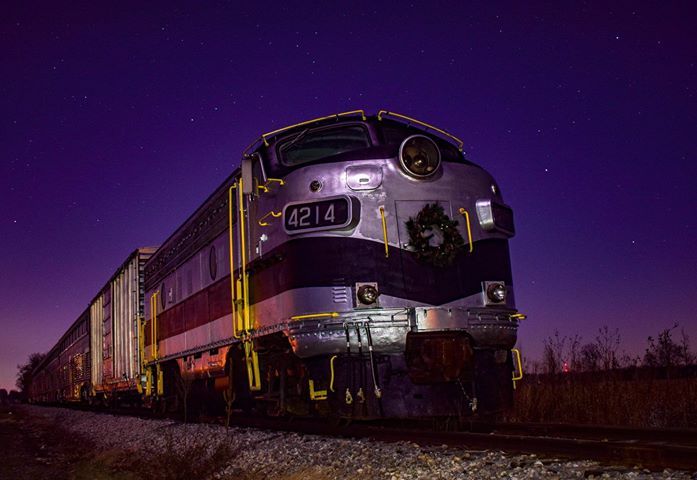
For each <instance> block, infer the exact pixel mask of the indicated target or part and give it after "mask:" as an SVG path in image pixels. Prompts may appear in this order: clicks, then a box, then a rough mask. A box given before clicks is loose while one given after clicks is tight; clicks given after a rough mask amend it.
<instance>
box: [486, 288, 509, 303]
mask: <svg viewBox="0 0 697 480" xmlns="http://www.w3.org/2000/svg"><path fill="white" fill-rule="evenodd" d="M486 296H487V297H489V300H491V302H493V303H501V302H504V301H505V300H506V286H505V285H504V284H503V283H490V284H489V285H487V287H486Z"/></svg>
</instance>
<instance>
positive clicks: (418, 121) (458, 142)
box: [378, 110, 465, 151]
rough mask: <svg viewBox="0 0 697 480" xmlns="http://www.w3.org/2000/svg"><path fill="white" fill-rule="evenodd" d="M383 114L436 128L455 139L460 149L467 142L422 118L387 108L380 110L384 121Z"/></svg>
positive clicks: (379, 116) (379, 117)
mask: <svg viewBox="0 0 697 480" xmlns="http://www.w3.org/2000/svg"><path fill="white" fill-rule="evenodd" d="M383 116H388V117H397V118H401V119H402V120H407V121H408V122H413V123H416V124H418V125H421V126H422V127H426V128H429V129H431V130H435V131H436V132H438V133H440V134H443V135H445V136H446V137H448V138H450V139H451V140H454V141H455V142H456V143H457V144H458V147H457V148H458V150H460V151H462V147H463V146H464V145H465V142H463V141H462V140H460V139H459V138H457V137H456V136H455V135H453V134H452V133H450V132H447V131H445V130H443V129H442V128H438V127H435V126H433V125H431V124H429V123H426V122H422V121H421V120H417V119H415V118H412V117H407V116H406V115H402V114H400V113H394V112H390V111H387V110H380V111H379V112H378V120H380V121H382V117H383Z"/></svg>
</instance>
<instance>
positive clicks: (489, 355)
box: [88, 110, 524, 419]
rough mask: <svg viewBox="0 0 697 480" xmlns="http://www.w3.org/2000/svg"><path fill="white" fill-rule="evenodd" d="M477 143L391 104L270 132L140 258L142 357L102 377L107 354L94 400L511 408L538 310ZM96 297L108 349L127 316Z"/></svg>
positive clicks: (270, 408) (365, 408)
mask: <svg viewBox="0 0 697 480" xmlns="http://www.w3.org/2000/svg"><path fill="white" fill-rule="evenodd" d="M462 145H463V143H462V141H461V140H459V139H458V138H457V137H455V136H453V135H452V134H450V133H448V132H447V131H445V130H442V129H440V128H437V127H434V126H432V125H430V124H427V123H424V122H421V121H419V120H416V119H414V118H411V117H407V116H404V115H401V114H397V113H393V112H388V111H385V110H381V111H379V112H378V113H377V114H376V115H366V113H365V112H364V111H362V110H356V111H351V112H344V113H339V114H336V115H331V116H327V117H321V118H317V119H313V120H309V121H306V122H302V123H299V124H296V125H292V126H289V127H285V128H281V129H278V130H275V131H272V132H269V133H265V134H263V135H261V136H260V137H259V138H258V139H256V140H255V141H254V142H253V143H252V144H251V145H250V146H249V147H248V148H247V149H246V150H245V151H244V153H243V155H242V160H241V164H240V167H239V168H238V169H237V170H235V171H234V172H233V173H232V175H230V177H228V178H227V179H226V180H225V181H224V182H223V183H222V184H221V185H220V186H219V187H218V188H217V189H216V190H215V191H214V192H213V194H212V195H211V196H210V197H209V198H208V199H207V200H206V201H205V202H204V203H203V204H202V205H201V206H200V207H199V208H198V209H197V210H196V211H195V212H194V213H193V214H192V215H191V216H190V217H189V218H188V219H187V220H186V221H185V222H184V223H183V224H182V225H181V226H180V227H179V228H177V229H176V230H175V231H174V232H173V233H172V235H171V236H170V237H169V238H168V239H166V240H165V241H164V243H163V244H162V245H161V246H160V247H159V248H158V249H157V250H156V251H154V253H153V252H152V251H149V250H148V251H147V252H145V253H146V254H147V258H144V257H140V256H138V258H144V260H143V262H142V263H141V264H140V272H141V274H140V275H137V276H138V280H137V281H139V282H140V284H139V288H138V289H137V291H138V294H139V296H140V298H139V299H138V302H139V303H138V308H128V309H127V313H128V315H130V317H129V320H128V321H126V322H125V323H126V324H127V326H126V327H120V330H118V331H119V332H120V335H121V336H123V339H122V340H120V343H119V344H120V345H122V347H121V348H122V351H123V352H126V354H127V355H131V356H130V357H128V362H126V363H123V362H122V369H124V368H126V367H128V371H127V372H126V371H125V372H123V377H124V381H123V382H121V384H118V385H116V386H115V387H114V388H112V389H111V390H109V389H108V388H103V387H102V388H100V387H99V385H103V384H104V379H103V378H99V379H98V378H97V377H98V374H97V373H96V372H95V370H99V369H100V368H102V369H103V368H104V366H103V365H100V362H96V361H95V360H94V358H93V360H92V362H91V365H92V366H93V370H92V386H91V388H90V391H89V393H88V396H91V397H94V396H95V395H101V396H102V397H107V396H109V395H111V396H112V397H113V396H114V395H119V396H121V397H124V396H127V395H131V396H133V393H134V392H135V393H136V394H137V395H136V396H137V397H139V398H142V399H143V400H144V401H145V402H147V403H148V404H150V405H152V406H156V407H158V408H161V409H177V408H181V406H182V405H181V404H182V401H187V402H190V401H192V399H194V400H193V401H194V402H196V403H197V404H198V405H199V406H200V405H203V406H204V407H206V406H207V407H213V406H216V405H221V404H222V403H223V401H225V402H226V404H227V407H228V408H229V409H232V408H242V409H245V410H248V409H256V410H257V411H261V412H264V413H265V414H267V415H332V416H340V417H351V418H363V419H369V418H379V417H388V418H409V417H424V416H429V417H439V416H448V417H450V416H460V417H462V416H468V415H471V414H473V413H477V412H479V413H481V412H484V413H492V412H497V411H500V410H501V409H503V408H505V407H507V406H508V405H510V403H511V401H512V390H513V387H514V379H516V378H519V377H520V375H522V372H521V371H520V358H519V355H518V353H517V350H515V349H513V347H514V345H515V342H516V335H517V328H518V324H519V322H520V320H522V319H523V318H524V315H522V314H521V313H519V312H518V310H517V309H516V307H515V302H514V292H513V286H512V275H511V267H510V258H509V251H508V240H509V238H511V237H512V236H513V235H514V233H515V229H514V224H513V214H512V211H511V209H510V208H509V207H508V206H507V205H506V204H505V203H504V201H503V198H502V195H501V192H500V190H499V187H498V185H497V183H496V182H495V181H494V179H493V178H492V177H491V175H490V174H488V173H487V172H486V171H485V170H484V169H483V168H481V167H480V166H478V165H476V164H474V163H472V162H471V161H469V160H468V159H467V158H466V157H465V156H464V154H463V152H462ZM127 263H128V262H127ZM112 308H113V307H112ZM122 309H123V308H122ZM92 310H93V313H92V315H93V318H92V321H91V324H90V325H91V332H90V333H89V334H90V335H91V336H92V337H93V340H92V341H91V345H92V348H93V351H92V355H93V356H94V355H95V354H97V355H101V356H104V355H105V351H107V352H108V351H110V349H113V347H111V346H109V345H107V343H106V342H105V341H104V338H105V334H104V332H105V326H106V325H107V324H108V323H109V322H111V323H113V322H114V321H113V320H108V319H107V315H106V314H105V313H104V312H105V311H106V309H105V307H103V308H102V313H101V316H100V317H99V318H96V319H95V318H94V311H96V309H95V308H93V309H92ZM110 328H111V329H113V325H112V326H111V327H110ZM100 342H101V343H100ZM112 343H113V342H112ZM100 345H101V346H102V348H101V349H100V348H99V346H100ZM104 345H106V347H104ZM123 345H128V346H129V348H126V349H125V350H124V347H123ZM95 348H96V350H94V349H95ZM129 362H130V363H129ZM101 363H104V362H101ZM111 368H112V372H114V373H116V371H115V370H114V367H113V366H112V367H111ZM116 374H117V375H120V374H121V372H118V373H116ZM112 383H113V382H112ZM110 392H111V393H110Z"/></svg>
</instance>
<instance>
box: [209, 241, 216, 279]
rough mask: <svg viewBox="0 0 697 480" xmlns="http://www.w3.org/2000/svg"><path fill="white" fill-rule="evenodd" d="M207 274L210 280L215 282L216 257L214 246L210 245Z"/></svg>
mask: <svg viewBox="0 0 697 480" xmlns="http://www.w3.org/2000/svg"><path fill="white" fill-rule="evenodd" d="M208 272H209V273H210V274H211V280H215V277H217V276H218V255H217V254H216V253H215V245H211V249H210V250H209V251H208Z"/></svg>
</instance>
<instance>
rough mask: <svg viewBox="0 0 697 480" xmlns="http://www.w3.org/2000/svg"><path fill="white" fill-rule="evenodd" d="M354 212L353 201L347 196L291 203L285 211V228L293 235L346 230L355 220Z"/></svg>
mask: <svg viewBox="0 0 697 480" xmlns="http://www.w3.org/2000/svg"><path fill="white" fill-rule="evenodd" d="M352 210H353V209H352V204H351V199H350V198H349V197H347V196H342V197H332V198H325V199H323V200H318V201H316V202H303V203H300V202H294V203H289V204H287V205H286V206H285V208H284V209H283V227H284V228H285V230H286V233H288V234H291V235H292V234H294V233H300V232H314V231H318V230H335V229H339V228H344V227H346V226H348V225H349V224H351V221H352V220H353V218H352V213H353V212H352Z"/></svg>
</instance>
